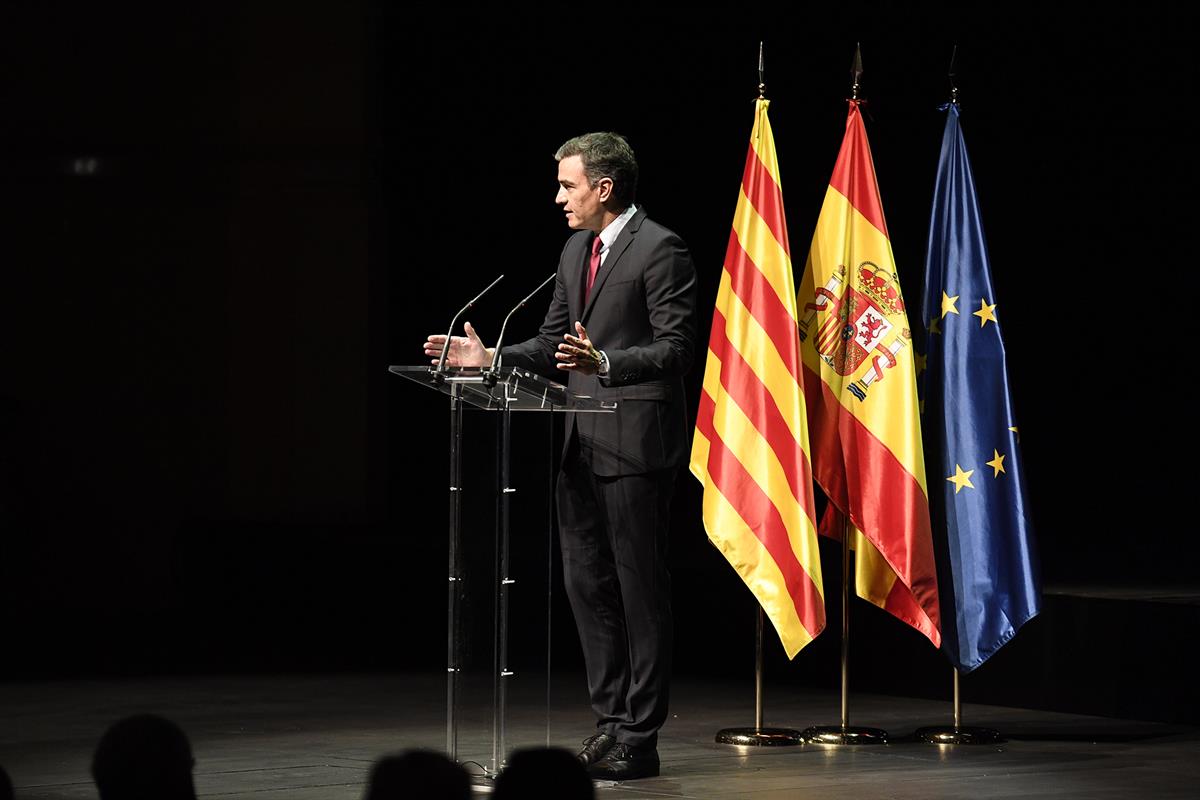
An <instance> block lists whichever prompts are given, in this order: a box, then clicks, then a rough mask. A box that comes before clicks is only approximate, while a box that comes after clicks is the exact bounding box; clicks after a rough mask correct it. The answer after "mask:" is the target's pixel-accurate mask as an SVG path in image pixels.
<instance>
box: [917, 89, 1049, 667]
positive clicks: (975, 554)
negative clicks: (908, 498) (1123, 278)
mask: <svg viewBox="0 0 1200 800" xmlns="http://www.w3.org/2000/svg"><path fill="white" fill-rule="evenodd" d="M998 308H999V302H998V301H997V300H996V293H995V291H994V290H993V288H992V277H991V266H990V263H989V260H988V253H987V244H986V243H985V241H984V238H983V225H982V223H981V221H980V213H979V201H978V198H977V197H976V194H975V179H974V177H973V176H972V174H971V162H970V161H969V160H968V158H967V145H966V142H965V141H963V135H962V128H961V126H960V125H959V110H958V105H957V104H953V103H952V104H950V105H949V107H948V110H947V114H946V128H945V131H944V133H943V135H942V153H941V157H940V158H939V160H938V174H937V184H936V187H935V189H934V196H933V213H932V215H931V219H930V222H929V246H928V250H927V252H926V257H925V307H924V310H923V314H922V317H923V319H924V320H925V322H926V324H927V325H928V337H927V342H928V344H927V347H928V355H927V359H926V365H927V366H926V370H925V372H924V374H923V375H922V384H923V387H924V400H925V403H924V416H925V442H926V444H927V445H928V447H929V461H930V473H931V474H932V475H936V476H939V477H940V478H941V479H942V480H940V481H939V482H938V485H939V486H940V487H941V490H940V491H935V492H934V494H933V498H932V499H933V500H934V503H933V520H934V526H933V531H934V539H935V543H936V547H937V551H938V567H939V573H938V577H939V581H940V583H941V585H942V594H941V602H942V619H944V620H945V621H946V622H945V625H944V629H943V631H942V634H943V644H942V649H943V650H945V652H946V655H947V656H949V658H950V661H951V663H953V664H954V666H955V667H956V668H958V669H959V670H960V671H962V672H970V671H971V670H973V669H975V668H976V667H978V666H979V665H980V664H982V663H983V662H984V661H986V660H987V659H988V658H989V657H990V656H991V655H992V654H993V653H995V652H996V651H997V650H999V649H1000V647H1001V646H1002V645H1003V644H1004V643H1005V642H1007V641H1008V640H1009V639H1011V638H1012V637H1013V636H1014V635H1016V633H1017V630H1018V629H1019V628H1020V627H1021V625H1023V624H1024V623H1025V622H1026V621H1027V620H1029V619H1030V618H1031V617H1033V616H1034V615H1036V614H1037V613H1038V611H1039V610H1040V608H1041V595H1040V588H1039V578H1038V560H1037V552H1036V550H1035V548H1034V544H1033V525H1032V523H1031V520H1030V514H1029V504H1028V502H1027V501H1026V499H1025V498H1026V495H1025V471H1024V469H1023V468H1022V466H1021V450H1020V447H1019V441H1018V438H1017V422H1016V419H1015V415H1014V413H1013V404H1012V396H1011V394H1010V393H1009V390H1008V369H1007V366H1006V359H1005V353H1004V340H1003V339H1002V338H1001V335H1000V333H1001V331H1000V312H999V310H998Z"/></svg>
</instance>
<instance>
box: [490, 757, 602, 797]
mask: <svg viewBox="0 0 1200 800" xmlns="http://www.w3.org/2000/svg"><path fill="white" fill-rule="evenodd" d="M595 796H596V790H595V788H594V787H593V786H592V779H591V778H589V777H588V774H587V770H586V769H585V768H584V766H583V764H580V763H579V759H577V758H576V757H575V756H574V755H573V754H571V753H569V752H567V751H566V750H560V749H558V748H531V749H529V750H518V751H517V752H515V753H513V756H512V758H511V759H509V762H508V766H507V767H505V768H504V771H503V772H501V773H500V777H498V778H497V779H496V791H495V792H494V793H493V794H492V800H593V798H594V797H595Z"/></svg>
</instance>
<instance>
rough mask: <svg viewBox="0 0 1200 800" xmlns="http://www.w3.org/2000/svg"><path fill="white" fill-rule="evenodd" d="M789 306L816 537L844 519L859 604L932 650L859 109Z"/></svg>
mask: <svg viewBox="0 0 1200 800" xmlns="http://www.w3.org/2000/svg"><path fill="white" fill-rule="evenodd" d="M797 304H798V305H799V307H800V317H799V328H800V339H801V341H802V347H801V350H802V357H803V361H804V384H803V385H804V390H805V396H806V399H807V406H808V410H809V413H810V417H809V435H810V436H811V437H812V448H813V449H812V451H811V452H812V458H813V468H814V473H815V477H816V481H817V483H818V484H819V485H820V486H821V488H822V489H823V490H824V492H825V494H826V495H827V496H828V497H829V500H830V505H829V507H828V508H827V511H826V514H825V516H824V517H823V518H822V520H821V533H822V534H825V535H829V536H833V537H835V538H841V535H842V530H843V524H842V520H843V519H844V516H843V515H847V516H849V518H850V521H851V523H852V526H851V528H852V533H851V535H852V539H851V545H852V546H853V548H854V550H855V554H856V557H855V578H856V580H855V585H856V590H857V592H858V595H859V596H860V597H862V598H863V599H864V600H867V601H869V602H871V603H874V604H875V605H877V606H879V607H880V608H883V609H884V610H885V611H888V612H890V613H891V614H893V615H895V616H896V617H898V618H899V619H901V620H903V621H905V622H907V623H908V624H909V625H911V626H913V627H914V628H916V629H917V630H919V631H920V632H921V633H923V634H925V636H927V637H928V638H929V640H930V641H931V642H933V644H934V645H935V646H940V644H941V633H940V630H941V625H940V623H939V620H938V589H937V571H936V567H935V564H934V556H933V539H932V535H931V533H930V525H929V500H928V494H927V492H926V487H925V462H924V457H923V454H922V450H921V428H920V422H919V416H918V403H917V387H916V371H915V368H914V361H915V359H914V354H913V347H912V332H911V330H910V328H909V325H908V317H907V312H906V308H905V305H904V298H903V296H902V294H901V291H900V281H899V278H898V276H897V273H896V265H895V260H894V259H893V257H892V245H891V241H890V240H889V239H888V232H887V223H886V222H885V221H884V218H883V205H882V203H881V202H880V198H879V184H878V183H877V182H876V179H875V165H874V163H873V161H872V159H871V149H870V145H869V144H868V143H867V132H866V129H865V128H864V127H863V121H862V116H861V115H860V114H859V101H858V100H851V101H850V113H849V116H848V117H847V119H846V135H845V138H844V139H843V140H842V149H841V152H839V153H838V159H837V164H836V165H835V166H834V169H833V177H832V178H831V179H830V181H829V188H828V189H827V190H826V192H825V202H824V204H823V205H822V206H821V215H820V217H819V218H818V220H817V230H816V233H815V234H814V235H813V241H812V248H811V249H810V250H809V254H808V264H807V265H806V267H805V270H804V277H803V279H802V280H801V283H800V294H799V296H798V298H797Z"/></svg>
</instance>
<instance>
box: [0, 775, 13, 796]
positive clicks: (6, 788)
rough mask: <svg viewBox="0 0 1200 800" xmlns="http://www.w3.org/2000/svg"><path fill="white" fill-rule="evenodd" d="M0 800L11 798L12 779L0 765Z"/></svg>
mask: <svg viewBox="0 0 1200 800" xmlns="http://www.w3.org/2000/svg"><path fill="white" fill-rule="evenodd" d="M0 800H13V788H12V781H11V780H10V779H9V777H8V773H7V772H5V771H4V767H0Z"/></svg>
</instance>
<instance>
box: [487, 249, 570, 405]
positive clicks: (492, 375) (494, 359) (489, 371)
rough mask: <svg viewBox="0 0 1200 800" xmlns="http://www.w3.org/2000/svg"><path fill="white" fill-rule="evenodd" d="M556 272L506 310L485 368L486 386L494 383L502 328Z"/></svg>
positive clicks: (498, 363) (543, 287)
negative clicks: (488, 362)
mask: <svg viewBox="0 0 1200 800" xmlns="http://www.w3.org/2000/svg"><path fill="white" fill-rule="evenodd" d="M556 275H557V273H554V272H551V273H550V277H549V278H546V280H544V281H542V282H541V283H540V284H538V287H537V288H536V289H534V290H533V291H532V292H530V293H529V294H527V295H526V296H525V299H524V300H522V301H521V302H519V303H517V304H516V305H515V306H513V310H512V311H510V312H508V316H507V317H505V318H504V324H502V325H501V326H500V336H498V337H497V338H496V351H495V352H494V353H492V365H491V367H489V368H488V369H487V371H486V372H485V373H484V376H483V382H484V383H485V384H487V385H488V386H494V385H495V384H496V370H498V369H500V346H501V344H502V343H503V342H504V329H505V328H507V327H508V320H509V319H510V318H511V317H512V315H513V314H515V313H517V309H519V308H521V307H522V306H524V305H525V304H526V303H528V302H529V301H530V300H531V299H533V296H534V295H535V294H537V293H538V292H540V291H541V290H542V289H545V288H546V285H547V284H548V283H550V281H552V280H554V278H555V276H556Z"/></svg>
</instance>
